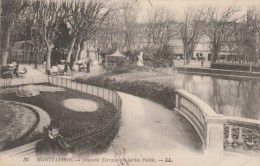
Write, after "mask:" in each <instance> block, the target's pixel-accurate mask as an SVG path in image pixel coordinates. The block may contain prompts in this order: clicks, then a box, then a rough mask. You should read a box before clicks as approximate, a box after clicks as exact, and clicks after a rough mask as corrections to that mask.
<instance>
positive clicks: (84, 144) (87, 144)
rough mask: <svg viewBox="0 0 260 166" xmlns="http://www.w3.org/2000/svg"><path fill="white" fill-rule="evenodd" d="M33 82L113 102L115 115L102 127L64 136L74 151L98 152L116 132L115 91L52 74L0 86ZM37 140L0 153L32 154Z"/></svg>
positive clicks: (119, 104) (119, 101)
mask: <svg viewBox="0 0 260 166" xmlns="http://www.w3.org/2000/svg"><path fill="white" fill-rule="evenodd" d="M35 83H50V84H52V85H55V86H59V87H64V88H69V89H73V90H77V91H80V92H83V93H88V94H91V95H95V96H97V97H101V98H103V99H104V100H106V101H108V102H109V103H111V104H113V106H114V107H115V108H116V110H117V113H116V114H115V116H114V117H112V118H111V120H110V121H109V122H108V123H107V124H106V125H104V126H103V127H101V128H98V129H96V130H95V131H91V132H88V131H85V132H82V133H78V134H76V135H74V136H73V137H70V138H66V140H67V142H68V143H69V144H71V145H72V146H74V147H75V153H77V154H83V153H85V152H91V151H94V152H100V151H96V149H100V148H98V147H100V146H102V147H106V144H108V142H109V140H110V139H113V137H114V136H115V135H116V133H117V132H118V129H119V127H120V119H121V107H122V99H121V97H120V96H119V94H118V93H117V92H116V91H112V90H109V89H105V88H100V87H96V86H92V85H87V84H81V83H77V82H74V81H72V80H70V79H67V78H60V77H52V76H49V77H44V78H40V80H38V79H35V77H34V78H27V79H26V81H24V80H22V79H20V80H19V81H17V80H16V81H15V83H14V82H13V84H8V85H4V86H0V87H2V88H8V87H11V86H18V85H27V84H35ZM0 90H1V89H0ZM90 140H93V141H90ZM37 142H38V141H36V142H33V143H29V144H26V145H23V146H19V147H17V148H13V149H10V150H7V151H5V152H2V153H1V155H4V156H6V157H7V158H10V157H11V158H21V157H25V156H27V157H28V156H34V155H35V149H36V143H37ZM107 148H108V147H107ZM104 150H106V149H104Z"/></svg>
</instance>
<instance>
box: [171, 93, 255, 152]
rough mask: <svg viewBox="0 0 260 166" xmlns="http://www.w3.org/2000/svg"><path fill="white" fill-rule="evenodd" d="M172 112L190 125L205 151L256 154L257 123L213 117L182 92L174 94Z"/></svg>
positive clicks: (195, 98) (203, 105)
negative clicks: (183, 118)
mask: <svg viewBox="0 0 260 166" xmlns="http://www.w3.org/2000/svg"><path fill="white" fill-rule="evenodd" d="M174 110H175V111H177V112H178V113H180V114H181V115H182V116H184V117H185V118H186V119H187V120H188V121H189V122H190V123H191V124H192V126H193V127H194V128H195V130H196V131H197V133H198V135H199V137H200V139H201V141H202V145H203V149H204V150H206V151H229V152H240V153H241V152H242V153H247V154H248V153H257V152H260V121H257V120H252V119H246V118H239V117H230V116H223V115H222V114H217V113H215V111H214V110H213V109H212V108H211V107H210V106H209V105H208V104H206V103H205V102H204V101H202V100H201V99H199V98H198V97H196V96H195V95H192V94H190V93H188V92H186V91H184V90H182V89H178V90H176V104H175V109H174Z"/></svg>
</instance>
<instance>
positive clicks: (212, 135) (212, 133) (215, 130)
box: [205, 120, 224, 152]
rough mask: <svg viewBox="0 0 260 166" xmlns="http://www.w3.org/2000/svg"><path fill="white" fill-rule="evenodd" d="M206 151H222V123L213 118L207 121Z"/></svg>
mask: <svg viewBox="0 0 260 166" xmlns="http://www.w3.org/2000/svg"><path fill="white" fill-rule="evenodd" d="M205 150H206V151H219V152H221V151H224V125H223V123H221V122H217V121H215V120H210V121H207V129H206V146H205Z"/></svg>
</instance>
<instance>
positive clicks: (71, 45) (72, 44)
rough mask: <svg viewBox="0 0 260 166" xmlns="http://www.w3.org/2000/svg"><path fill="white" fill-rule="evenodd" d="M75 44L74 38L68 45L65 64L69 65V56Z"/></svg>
mask: <svg viewBox="0 0 260 166" xmlns="http://www.w3.org/2000/svg"><path fill="white" fill-rule="evenodd" d="M75 42H76V37H74V38H73V39H72V41H71V43H70V47H69V51H68V55H67V60H66V61H67V63H70V61H71V55H72V51H73V48H74V45H75Z"/></svg>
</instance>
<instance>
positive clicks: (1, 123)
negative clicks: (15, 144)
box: [0, 103, 15, 131]
mask: <svg viewBox="0 0 260 166" xmlns="http://www.w3.org/2000/svg"><path fill="white" fill-rule="evenodd" d="M0 107H1V111H0V131H1V129H2V128H4V127H5V126H7V125H9V124H11V123H12V121H13V119H14V116H15V115H14V111H13V110H12V109H11V108H10V107H9V106H8V105H5V104H2V103H1V104H0Z"/></svg>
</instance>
